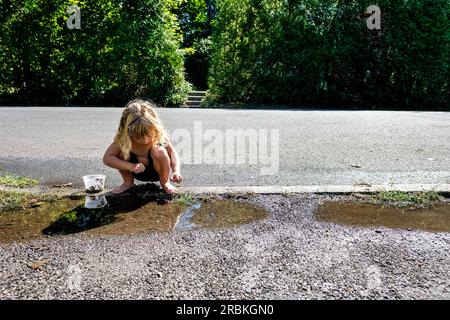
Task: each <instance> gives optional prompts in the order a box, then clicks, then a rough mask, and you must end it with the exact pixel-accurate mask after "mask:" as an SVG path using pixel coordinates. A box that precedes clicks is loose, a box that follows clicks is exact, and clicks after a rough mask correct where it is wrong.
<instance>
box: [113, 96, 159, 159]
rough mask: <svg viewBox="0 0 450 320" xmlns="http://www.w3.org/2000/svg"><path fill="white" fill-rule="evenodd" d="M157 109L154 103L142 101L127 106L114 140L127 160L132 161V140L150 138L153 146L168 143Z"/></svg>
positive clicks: (138, 100)
mask: <svg viewBox="0 0 450 320" xmlns="http://www.w3.org/2000/svg"><path fill="white" fill-rule="evenodd" d="M155 107H156V106H155V105H154V104H153V103H152V102H150V101H146V100H140V99H136V100H132V101H130V102H128V104H127V105H126V106H125V110H123V113H122V118H121V119H120V125H119V128H118V129H117V133H116V136H115V138H114V142H115V143H116V144H117V145H118V146H119V147H120V149H121V151H122V155H123V157H124V159H125V160H128V159H130V151H131V143H132V140H131V139H139V140H142V139H144V137H146V136H150V137H151V139H152V144H153V146H159V145H165V144H166V143H167V134H166V132H165V130H164V127H163V126H162V124H161V121H160V120H159V117H158V115H157V114H156V112H155V110H154V108H155Z"/></svg>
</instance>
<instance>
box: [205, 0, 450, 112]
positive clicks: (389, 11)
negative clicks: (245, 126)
mask: <svg viewBox="0 0 450 320" xmlns="http://www.w3.org/2000/svg"><path fill="white" fill-rule="evenodd" d="M371 4H373V3H372V1H355V0H354V1H339V0H320V1H319V0H288V1H286V0H219V1H218V3H217V12H218V15H217V19H216V20H215V21H214V33H213V48H212V58H211V60H212V62H211V68H210V76H209V86H210V91H211V92H212V94H215V95H217V96H218V97H220V101H221V102H252V103H254V102H256V103H268V104H291V105H299V104H301V105H314V106H321V105H330V106H333V105H334V106H361V107H387V108H401V109H410V108H411V109H412V108H424V109H427V108H442V109H447V110H449V97H450V87H449V84H450V45H449V44H450V2H449V1H448V0H410V1H394V0H380V1H378V2H377V5H378V6H379V7H380V8H381V12H382V15H381V24H382V25H381V30H369V29H368V28H367V26H366V18H365V17H364V12H365V11H366V9H367V7H369V5H371Z"/></svg>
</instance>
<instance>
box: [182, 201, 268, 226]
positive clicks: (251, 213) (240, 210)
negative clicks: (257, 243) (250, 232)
mask: <svg viewBox="0 0 450 320" xmlns="http://www.w3.org/2000/svg"><path fill="white" fill-rule="evenodd" d="M266 217H267V212H266V211H265V210H264V209H262V208H259V207H256V206H254V205H251V204H249V203H245V202H236V201H232V200H219V201H214V202H208V203H201V202H200V203H196V204H194V205H193V206H192V207H190V208H188V209H187V210H185V211H184V212H183V213H182V214H181V216H180V219H179V222H178V223H177V225H176V226H175V230H191V229H195V228H227V227H231V226H234V225H241V224H246V223H250V222H252V221H256V220H260V219H264V218H266Z"/></svg>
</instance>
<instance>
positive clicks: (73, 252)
mask: <svg viewBox="0 0 450 320" xmlns="http://www.w3.org/2000/svg"><path fill="white" fill-rule="evenodd" d="M344 197H345V196H337V195H317V194H298V195H252V196H249V197H248V199H245V200H242V201H248V202H251V203H255V204H259V205H261V206H263V207H265V208H266V209H267V210H269V211H270V217H269V218H268V219H265V220H262V221H258V222H254V223H251V224H247V225H242V226H237V227H234V228H229V229H221V230H218V229H215V230H194V231H184V232H174V233H149V234H140V235H129V236H109V237H106V236H87V235H83V234H78V235H71V236H61V237H54V238H50V239H46V240H36V241H32V242H28V243H14V244H10V245H1V246H0V298H1V299H450V280H449V279H450V252H449V248H450V233H429V232H422V231H407V230H395V229H387V228H376V229H372V228H356V227H349V226H341V225H336V224H332V223H325V222H320V221H317V220H315V219H314V216H313V211H314V209H315V208H316V207H317V205H318V204H320V203H321V202H323V201H325V200H331V199H334V200H336V199H337V198H344ZM33 264H35V266H36V265H39V267H38V268H36V269H33V268H32V267H30V266H31V265H33Z"/></svg>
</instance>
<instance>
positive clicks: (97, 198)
mask: <svg viewBox="0 0 450 320" xmlns="http://www.w3.org/2000/svg"><path fill="white" fill-rule="evenodd" d="M107 203H108V201H106V197H105V195H92V194H91V195H86V201H85V202H84V207H85V208H87V209H99V208H103V207H104V206H106V204H107Z"/></svg>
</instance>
